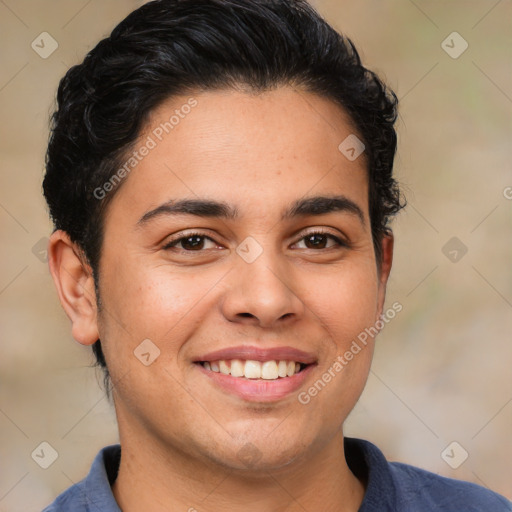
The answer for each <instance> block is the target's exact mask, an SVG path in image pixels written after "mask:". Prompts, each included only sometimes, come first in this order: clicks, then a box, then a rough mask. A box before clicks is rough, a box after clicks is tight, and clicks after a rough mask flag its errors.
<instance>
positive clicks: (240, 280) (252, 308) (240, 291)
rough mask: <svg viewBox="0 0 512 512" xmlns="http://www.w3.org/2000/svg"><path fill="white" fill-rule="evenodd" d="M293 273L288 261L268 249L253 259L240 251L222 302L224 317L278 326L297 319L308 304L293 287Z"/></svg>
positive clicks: (236, 320) (243, 321)
mask: <svg viewBox="0 0 512 512" xmlns="http://www.w3.org/2000/svg"><path fill="white" fill-rule="evenodd" d="M291 274H292V272H291V270H290V269H287V268H286V261H283V260H280V259H279V255H276V254H274V253H272V251H271V250H269V249H266V250H265V251H263V253H262V254H261V255H260V256H259V257H258V258H257V259H256V260H255V261H253V262H252V263H248V262H247V261H245V260H243V258H240V257H239V256H238V255H237V256H236V262H235V268H233V269H232V270H231V272H229V273H228V276H227V283H226V285H227V288H226V290H225V293H224V298H223V300H222V302H221V304H222V305H221V308H222V312H223V314H224V316H225V318H227V319H228V320H229V321H231V322H236V323H242V324H246V325H255V326H259V327H279V326H281V325H284V324H290V323H293V322H294V321H297V319H298V318H300V317H302V315H303V314H304V310H305V305H304V303H303V301H302V300H301V299H300V297H299V296H297V293H296V292H295V291H294V290H293V289H292V284H293V278H292V275H291Z"/></svg>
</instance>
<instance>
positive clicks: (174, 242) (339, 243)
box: [163, 229, 349, 253]
mask: <svg viewBox="0 0 512 512" xmlns="http://www.w3.org/2000/svg"><path fill="white" fill-rule="evenodd" d="M312 235H325V236H327V237H329V238H331V239H332V240H334V241H335V242H336V245H337V246H338V247H343V248H348V247H349V243H348V242H346V241H344V240H342V239H341V238H339V237H337V236H335V235H333V234H332V233H330V232H329V231H324V230H322V229H317V230H316V231H311V232H309V233H306V234H305V235H303V236H302V237H301V238H299V239H298V240H297V242H295V243H298V242H300V241H302V240H304V239H305V238H307V237H308V236H312ZM195 236H197V237H200V238H205V239H208V240H211V241H212V242H214V243H216V242H215V240H213V239H212V238H211V237H209V236H207V235H205V234H204V233H200V232H191V233H187V234H186V235H185V236H181V237H180V238H176V239H175V240H171V241H170V242H169V243H168V244H166V245H165V246H164V247H163V249H164V250H171V249H172V248H175V247H176V246H177V245H178V244H179V243H180V242H181V241H183V240H186V239H188V238H192V237H195ZM328 249H333V247H327V248H323V249H322V250H328ZM180 250H181V251H183V252H187V253H194V252H197V253H200V252H203V251H204V250H206V249H200V250H197V251H194V250H189V249H180ZM309 250H312V251H320V249H309Z"/></svg>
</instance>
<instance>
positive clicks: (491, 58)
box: [0, 0, 512, 512]
mask: <svg viewBox="0 0 512 512" xmlns="http://www.w3.org/2000/svg"><path fill="white" fill-rule="evenodd" d="M142 3H143V2H138V1H134V0H131V1H127V0H123V1H121V0H102V1H100V0H89V1H87V0H76V1H75V0H67V1H63V0H47V1H44V2H42V1H35V0H18V1H14V0H0V55H1V63H2V66H1V68H0V109H1V113H2V123H1V124H0V159H1V160H0V161H1V174H0V180H1V181H0V225H1V240H2V244H1V247H2V249H1V251H2V252H1V258H2V260H1V267H0V329H1V330H0V333H1V344H0V351H1V352H0V375H1V387H0V429H1V441H0V511H2V512H3V511H9V512H16V511H24V512H26V511H28V510H40V509H41V508H42V507H43V506H44V505H46V504H47V503H49V502H50V501H51V500H52V499H53V498H54V497H55V496H56V495H57V494H58V493H59V492H61V491H63V490H64V489H65V488H67V487H68V486H69V485H71V484H72V483H73V482H76V481H78V480H80V479H81V478H83V477H84V476H85V474H86V472H87V471H88V469H89V466H90V463H91V461H92V459H93V458H94V456H95V454H96V452H97V451H98V450H99V449H100V448H101V447H103V446H104V445H106V444H110V443H113V442H116V441H117V433H116V425H115V418H114V415H113V411H112V407H111V405H110V404H109V403H108V401H107V399H106V398H104V394H103V391H102V389H101V388H100V387H99V386H98V382H97V381H98V380H99V379H98V378H97V374H96V372H95V370H94V369H92V368H90V364H91V362H92V360H93V359H92V354H91V353H90V351H89V350H88V349H85V348H83V347H81V346H80V345H78V343H76V342H74V341H73V339H72V337H71V334H70V326H69V322H68V320H67V318H66V317H65V315H64V313H63V311H62V310H61V308H60V305H59V303H58V301H57V297H56V294H55V292H54V288H53V284H52V282H51V280H50V277H49V273H48V269H47V264H46V263H45V262H44V261H41V259H40V258H41V254H39V257H38V256H37V255H36V254H34V252H35V253H38V251H37V249H38V247H39V245H38V242H39V241H40V239H42V238H44V237H46V236H48V234H49V233H50V230H51V226H50V224H49V222H48V219H47V214H46V210H45V205H44V201H43V198H42V195H41V179H42V174H43V156H44V151H45V145H46V142H47V135H48V130H47V126H48V114H49V112H50V110H51V108H52V101H53V97H54V94H55V91H56V88H57V84H58V81H59V79H60V77H61V76H62V75H63V74H64V73H65V71H66V70H67V68H68V67H69V66H71V65H72V64H74V63H77V62H78V61H80V60H81V59H82V58H83V57H84V55H85V53H86V52H87V50H89V49H90V48H91V47H92V46H93V45H94V44H95V43H96V42H97V41H98V40H99V39H100V38H101V37H103V36H105V35H107V34H108V33H109V32H110V30H111V29H112V28H113V27H114V25H115V24H116V23H117V22H118V21H120V20H121V19H122V18H123V17H124V16H125V15H126V14H127V13H128V12H130V11H131V10H132V9H133V8H135V7H137V6H139V5H141V4H142ZM314 4H315V5H316V6H317V8H318V9H319V10H320V12H321V13H322V14H324V16H325V17H326V18H327V19H328V20H329V21H330V22H331V23H332V24H333V25H334V26H335V27H336V28H337V29H339V30H341V31H343V32H345V33H346V34H347V35H349V36H350V37H351V38H352V39H353V40H354V42H355V43H356V45H357V46H358V48H359V49H360V51H361V54H362V57H363V61H364V62H365V63H366V64H367V65H368V66H369V67H370V68H372V69H376V70H378V71H379V72H380V73H381V74H382V76H383V77H384V78H385V79H386V80H387V81H388V82H389V84H390V85H391V86H392V87H393V88H394V89H395V90H396V92H397V94H398V96H399V97H400V98H401V110H400V112H401V115H400V120H399V126H398V129H399V137H400V146H399V156H398V158H397V161H396V171H397V174H398V177H399V179H400V180H401V181H402V184H403V187H404V191H405V193H406V195H407V197H408V200H409V206H408V208H407V210H406V211H404V212H402V213H401V214H400V216H399V218H398V219H397V220H396V222H395V224H394V230H395V233H396V238H397V243H396V259H395V265H394V270H393V273H392V278H391V282H390V287H389V291H388V304H389V305H391V304H392V303H393V302H395V301H399V302H400V303H401V304H403V308H404V309H403V311H402V312H401V313H400V314H399V315H398V316H397V317H396V318H395V319H394V320H393V321H392V322H391V323H390V324H389V325H387V326H386V328H385V329H384V331H383V332H382V334H381V335H380V338H379V340H378V344H377V350H376V354H375V359H374V365H373V371H372V373H371V375H370V378H369V381H368V385H367V388H366V390H365V392H364V394H363V397H362V398H361V400H360V402H359V404H358V406H357V407H356V409H355V410H354V412H353V414H352V416H351V417H350V419H349V421H348V423H347V425H346V433H347V434H348V435H353V436H358V437H362V438H366V439H369V440H371V441H373V442H375V443H376V444H377V445H378V446H380V447H381V449H382V450H383V451H384V452H385V454H386V456H387V457H388V458H389V459H391V460H399V461H403V462H408V463H411V464H414V465H417V466H421V467H423V468H425V469H428V470H431V471H434V472H436V473H439V474H442V475H446V476H451V477H455V478H460V479H466V480H470V481H473V482H477V483H479V484H481V485H485V486H487V487H489V488H491V489H494V490H496V491H498V492H500V493H502V494H504V495H506V496H507V497H508V498H512V484H511V482H512V440H511V439H512V438H511V434H512V372H511V371H510V370H511V360H512V344H511V343H510V341H511V337H512V336H511V333H512V272H511V267H510V264H511V261H512V236H511V233H512V229H511V228H512V215H511V208H512V201H511V200H509V199H507V197H506V196H507V195H508V197H511V196H512V189H508V188H507V187H512V172H511V166H510V162H511V161H512V150H511V143H510V140H511V135H512V125H511V119H512V118H511V113H512V80H511V76H512V74H511V72H512V69H511V62H512V60H511V57H512V55H511V48H512V41H511V35H510V34H511V27H510V19H511V15H512V4H511V1H510V0H501V1H495V0H493V1H487V0H480V1H453V0H452V1H450V2H442V1H431V0H425V1H421V2H420V0H416V2H415V3H414V2H413V1H408V0H385V1H382V0H380V1H378V0H364V1H361V0H359V1H356V0H350V1H339V0H316V1H315V2H314ZM44 31H46V32H48V33H50V34H51V36H52V37H53V38H54V39H55V40H56V41H57V42H58V45H59V46H58V49H57V50H56V51H55V52H54V53H53V54H52V55H51V56H49V57H48V58H47V59H43V58H41V57H40V56H39V55H38V54H37V53H36V52H35V51H34V50H33V49H32V48H31V42H32V41H33V40H34V39H35V38H36V37H37V36H38V35H39V34H40V33H41V32H44ZM453 31H457V32H458V33H460V34H461V36H462V37H463V38H464V39H465V40H466V41H467V42H468V44H469V47H468V49H467V50H466V51H465V52H464V53H463V54H462V55H461V56H460V57H459V58H457V59H453V58H452V57H450V56H449V55H448V54H447V53H446V52H445V51H444V50H443V48H442V47H441V43H442V41H443V40H444V39H445V38H446V37H447V36H448V35H449V34H451V33H452V32H453ZM450 44H451V43H450ZM457 44H458V43H457ZM507 191H509V193H508V194H507ZM454 236H455V237H457V238H458V239H459V240H460V241H461V242H462V243H463V244H464V245H465V246H466V247H467V253H466V254H465V255H464V256H463V257H462V258H460V260H459V261H457V262H452V261H450V260H449V259H448V257H447V256H445V254H444V253H443V250H442V248H443V247H444V246H445V244H446V243H447V242H448V240H450V239H451V238H452V237H454ZM39 243H44V242H39ZM34 246H35V249H34ZM445 252H448V251H447V250H446V249H445ZM43 256H44V255H43ZM459 257H460V253H459ZM42 441H47V442H49V443H50V444H51V445H52V446H53V447H54V448H55V450H56V451H57V452H58V458H57V460H56V461H55V462H54V463H53V464H52V465H51V466H50V467H49V468H48V469H46V470H45V469H42V468H40V467H39V466H38V465H37V464H36V463H35V462H34V460H33V459H32V458H31V453H32V452H33V450H34V449H35V448H36V447H38V445H39V444H40V443H41V442H42ZM453 441H457V442H458V443H459V444H460V446H461V447H462V448H456V449H455V451H454V452H453V455H454V457H453V459H454V460H459V457H460V456H461V454H462V451H461V450H462V449H464V450H466V451H467V452H468V453H469V457H468V458H467V460H466V461H465V462H464V463H463V464H462V465H460V467H458V469H452V468H451V467H450V466H449V465H448V464H447V463H446V462H445V461H444V460H443V458H442V457H441V453H442V452H443V450H444V449H445V448H446V447H447V446H448V445H449V444H450V443H452V442H453Z"/></svg>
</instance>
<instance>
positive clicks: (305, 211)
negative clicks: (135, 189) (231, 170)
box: [137, 195, 365, 226]
mask: <svg viewBox="0 0 512 512" xmlns="http://www.w3.org/2000/svg"><path fill="white" fill-rule="evenodd" d="M333 212H346V213H349V214H352V215H355V216H356V217H358V218H359V220H360V221H361V224H362V225H363V226H364V225H365V219H364V214H363V211H362V210H361V208H360V207H359V206H358V205H357V204H356V203H355V202H354V201H352V200H351V199H349V198H347V197H345V196H339V195H337V196H312V197H306V198H302V199H298V200H296V201H294V202H293V203H292V204H291V205H290V206H288V207H287V208H286V209H285V210H284V211H283V212H282V214H281V220H287V219H290V218H293V217H306V216H313V215H315V216H316V215H326V214H328V213H333ZM179 214H185V215H195V216H198V217H213V218H224V219H231V220H234V219H237V218H239V210H238V208H237V207H235V206H231V205H229V204H227V203H225V202H219V201H214V200H209V199H181V200H178V201H173V200H171V201H167V202H165V203H164V204H161V205H160V206H157V207H156V208H154V209H153V210H150V211H148V212H146V213H145V214H144V215H143V216H142V217H141V218H140V219H139V220H138V221H137V225H138V226H142V225H144V224H147V223H148V222H149V221H150V220H152V219H154V218H157V217H160V216H164V215H179Z"/></svg>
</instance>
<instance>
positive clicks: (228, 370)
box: [200, 359, 307, 380]
mask: <svg viewBox="0 0 512 512" xmlns="http://www.w3.org/2000/svg"><path fill="white" fill-rule="evenodd" d="M200 364H201V365H202V366H203V368H205V369H206V370H208V371H212V372H216V373H222V374H223V375H231V376H232V377H237V378H245V379H263V380H277V379H283V378H286V377H292V376H293V375H295V374H297V373H300V372H301V371H302V370H304V368H305V367H306V366H307V365H306V364H303V363H298V362H296V361H286V360H280V361H277V360H269V361H254V360H251V359H247V360H242V359H227V360H226V359H220V360H217V361H201V362H200Z"/></svg>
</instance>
